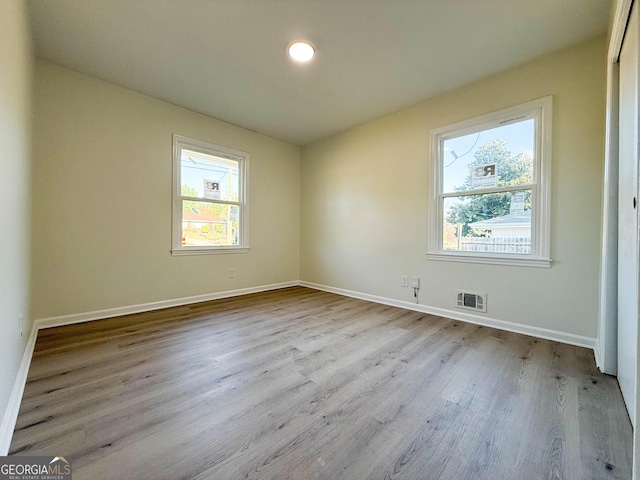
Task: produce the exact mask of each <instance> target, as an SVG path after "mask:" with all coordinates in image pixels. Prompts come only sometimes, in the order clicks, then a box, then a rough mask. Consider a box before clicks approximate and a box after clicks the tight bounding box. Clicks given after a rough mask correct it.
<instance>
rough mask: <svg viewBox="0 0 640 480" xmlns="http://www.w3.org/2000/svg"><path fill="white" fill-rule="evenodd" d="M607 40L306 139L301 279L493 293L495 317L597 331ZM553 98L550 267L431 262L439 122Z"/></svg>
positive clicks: (447, 301) (443, 302)
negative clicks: (410, 281) (408, 281)
mask: <svg viewBox="0 0 640 480" xmlns="http://www.w3.org/2000/svg"><path fill="white" fill-rule="evenodd" d="M605 48H606V41H605V38H599V39H596V40H592V41H589V42H587V43H584V44H581V45H578V46H576V47H573V48H570V49H567V50H564V51H561V52H558V53H555V54H552V55H549V56H546V57H543V58H540V59H538V60H536V61H533V62H530V63H527V64H525V65H523V66H521V67H518V68H514V69H512V70H508V71H506V72H503V73H501V74H498V75H495V76H492V77H490V78H487V79H485V80H482V81H479V82H476V83H473V84H471V85H468V86H466V87H463V88H460V89H458V90H455V91H452V92H450V93H447V94H444V95H441V96H439V97H436V98H433V99H431V100H428V101H426V102H424V103H421V104H419V105H417V106H415V107H412V108H409V109H407V110H403V111H401V112H399V113H397V114H395V115H391V116H388V117H385V118H382V119H380V120H377V121H374V122H371V123H369V124H366V125H363V126H361V127H358V128H354V129H352V130H350V131H348V132H346V133H343V134H339V135H336V136H333V137H331V138H329V139H326V140H324V141H321V142H317V143H315V144H312V145H309V146H307V147H305V148H303V151H302V158H303V165H302V210H301V218H302V226H301V278H302V280H305V281H308V282H314V283H319V284H324V285H328V286H332V287H337V288H343V289H348V290H353V291H357V292H362V293H367V294H372V295H378V296H383V297H388V298H392V299H398V300H406V301H412V300H413V295H412V293H413V292H412V290H411V289H409V288H402V287H401V286H400V276H401V275H417V276H419V277H421V279H422V288H421V290H420V303H422V304H424V305H428V306H431V307H439V308H445V309H450V310H456V309H455V308H454V289H469V290H472V291H480V292H486V293H487V294H488V302H487V304H488V312H487V314H486V315H487V316H488V317H491V318H494V319H499V320H505V321H510V322H515V323H520V324H524V325H529V326H535V327H542V328H548V329H553V330H558V331H562V332H565V333H571V334H577V335H584V336H588V337H595V336H596V329H597V313H598V269H599V255H600V215H601V194H602V171H603V149H604V100H605V64H606V62H605V58H606V57H605ZM546 95H553V100H554V108H553V115H554V116H553V124H554V127H553V169H552V178H553V181H552V219H551V221H552V232H551V242H552V243H551V255H552V258H553V260H554V262H553V266H552V267H551V268H550V269H543V268H532V267H526V268H525V267H514V266H497V265H480V264H464V263H453V262H442V261H427V260H426V256H425V253H426V251H427V244H426V243H427V194H428V191H427V190H428V188H429V185H430V181H429V177H428V175H429V173H428V171H429V131H430V130H431V129H434V128H437V127H441V126H444V125H448V124H451V123H454V122H457V121H461V120H465V119H468V118H472V117H474V116H477V115H481V114H484V113H488V112H492V111H495V110H499V109H502V108H505V107H509V106H512V105H517V104H519V103H522V102H526V101H528V100H532V99H535V98H539V97H543V96H546Z"/></svg>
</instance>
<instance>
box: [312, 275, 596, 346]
mask: <svg viewBox="0 0 640 480" xmlns="http://www.w3.org/2000/svg"><path fill="white" fill-rule="evenodd" d="M300 285H301V286H303V287H309V288H314V289H316V290H323V291H325V292H331V293H337V294H338V295H344V296H347V297H353V298H359V299H360V300H367V301H370V302H376V303H382V304H384V305H391V306H392V307H399V308H406V309H407V310H415V311H417V312H422V313H428V314H431V315H438V316H440V317H446V318H451V319H454V320H460V321H462V322H468V323H474V324H476V325H482V326H485V327H492V328H497V329H499V330H506V331H508V332H514V333H521V334H524V335H530V336H532V337H538V338H544V339H546V340H554V341H556V342H560V343H567V344H569V345H576V346H578V347H585V348H590V349H595V346H596V339H595V338H591V337H585V336H582V335H576V334H573V333H566V332H560V331H557V330H550V329H547V328H541V327H534V326H531V325H523V324H520V323H513V322H508V321H506V320H499V319H497V318H491V317H485V316H480V315H475V314H472V313H465V312H459V311H456V310H448V309H445V308H438V307H430V306H428V305H420V304H416V303H411V302H406V301H403V300H396V299H393V298H387V297H379V296H377V295H370V294H368V293H360V292H354V291H352V290H345V289H343V288H336V287H329V286H327V285H320V284H317V283H311V282H303V281H301V282H300Z"/></svg>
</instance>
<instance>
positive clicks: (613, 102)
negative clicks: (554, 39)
mask: <svg viewBox="0 0 640 480" xmlns="http://www.w3.org/2000/svg"><path fill="white" fill-rule="evenodd" d="M632 3H633V0H618V1H617V3H616V5H615V11H614V12H613V24H612V27H611V39H610V41H609V49H608V51H607V107H606V136H605V164H604V186H603V187H604V188H603V209H602V250H601V258H600V311H599V313H598V338H597V341H596V348H595V353H596V363H597V364H598V368H599V369H600V370H601V371H603V372H605V373H608V374H611V375H615V374H616V373H617V371H618V96H619V91H618V90H619V85H618V83H619V64H618V59H619V57H620V49H621V48H622V39H623V37H624V32H625V29H626V26H627V21H628V19H629V14H630V13H631V4H632Z"/></svg>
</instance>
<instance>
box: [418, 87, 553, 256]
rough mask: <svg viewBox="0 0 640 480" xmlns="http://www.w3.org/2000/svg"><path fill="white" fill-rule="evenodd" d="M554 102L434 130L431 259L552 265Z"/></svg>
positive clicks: (535, 103)
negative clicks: (551, 156) (551, 199)
mask: <svg viewBox="0 0 640 480" xmlns="http://www.w3.org/2000/svg"><path fill="white" fill-rule="evenodd" d="M550 128H551V97H546V98H543V99H540V100H536V101H533V102H529V103H527V104H524V105H520V106H517V107H513V108H509V109H506V110H503V111H501V112H496V113H493V114H489V115H484V116H482V117H478V118H476V119H472V120H469V121H465V122H461V123H459V124H456V125H452V126H449V127H443V128H441V129H438V130H435V131H432V132H431V152H432V175H433V178H434V183H433V194H432V197H431V198H432V203H431V207H430V222H429V223H430V234H429V251H428V258H430V259H436V260H454V261H470V262H481V263H506V264H509V263H512V264H517V265H533V266H549V264H550V259H549V228H548V226H549V160H550V131H551V130H550Z"/></svg>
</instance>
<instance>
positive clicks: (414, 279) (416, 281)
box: [411, 277, 420, 288]
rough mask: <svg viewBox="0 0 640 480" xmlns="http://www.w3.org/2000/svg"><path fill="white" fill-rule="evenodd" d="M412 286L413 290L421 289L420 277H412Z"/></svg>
mask: <svg viewBox="0 0 640 480" xmlns="http://www.w3.org/2000/svg"><path fill="white" fill-rule="evenodd" d="M411 286H412V287H413V288H420V277H411Z"/></svg>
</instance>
